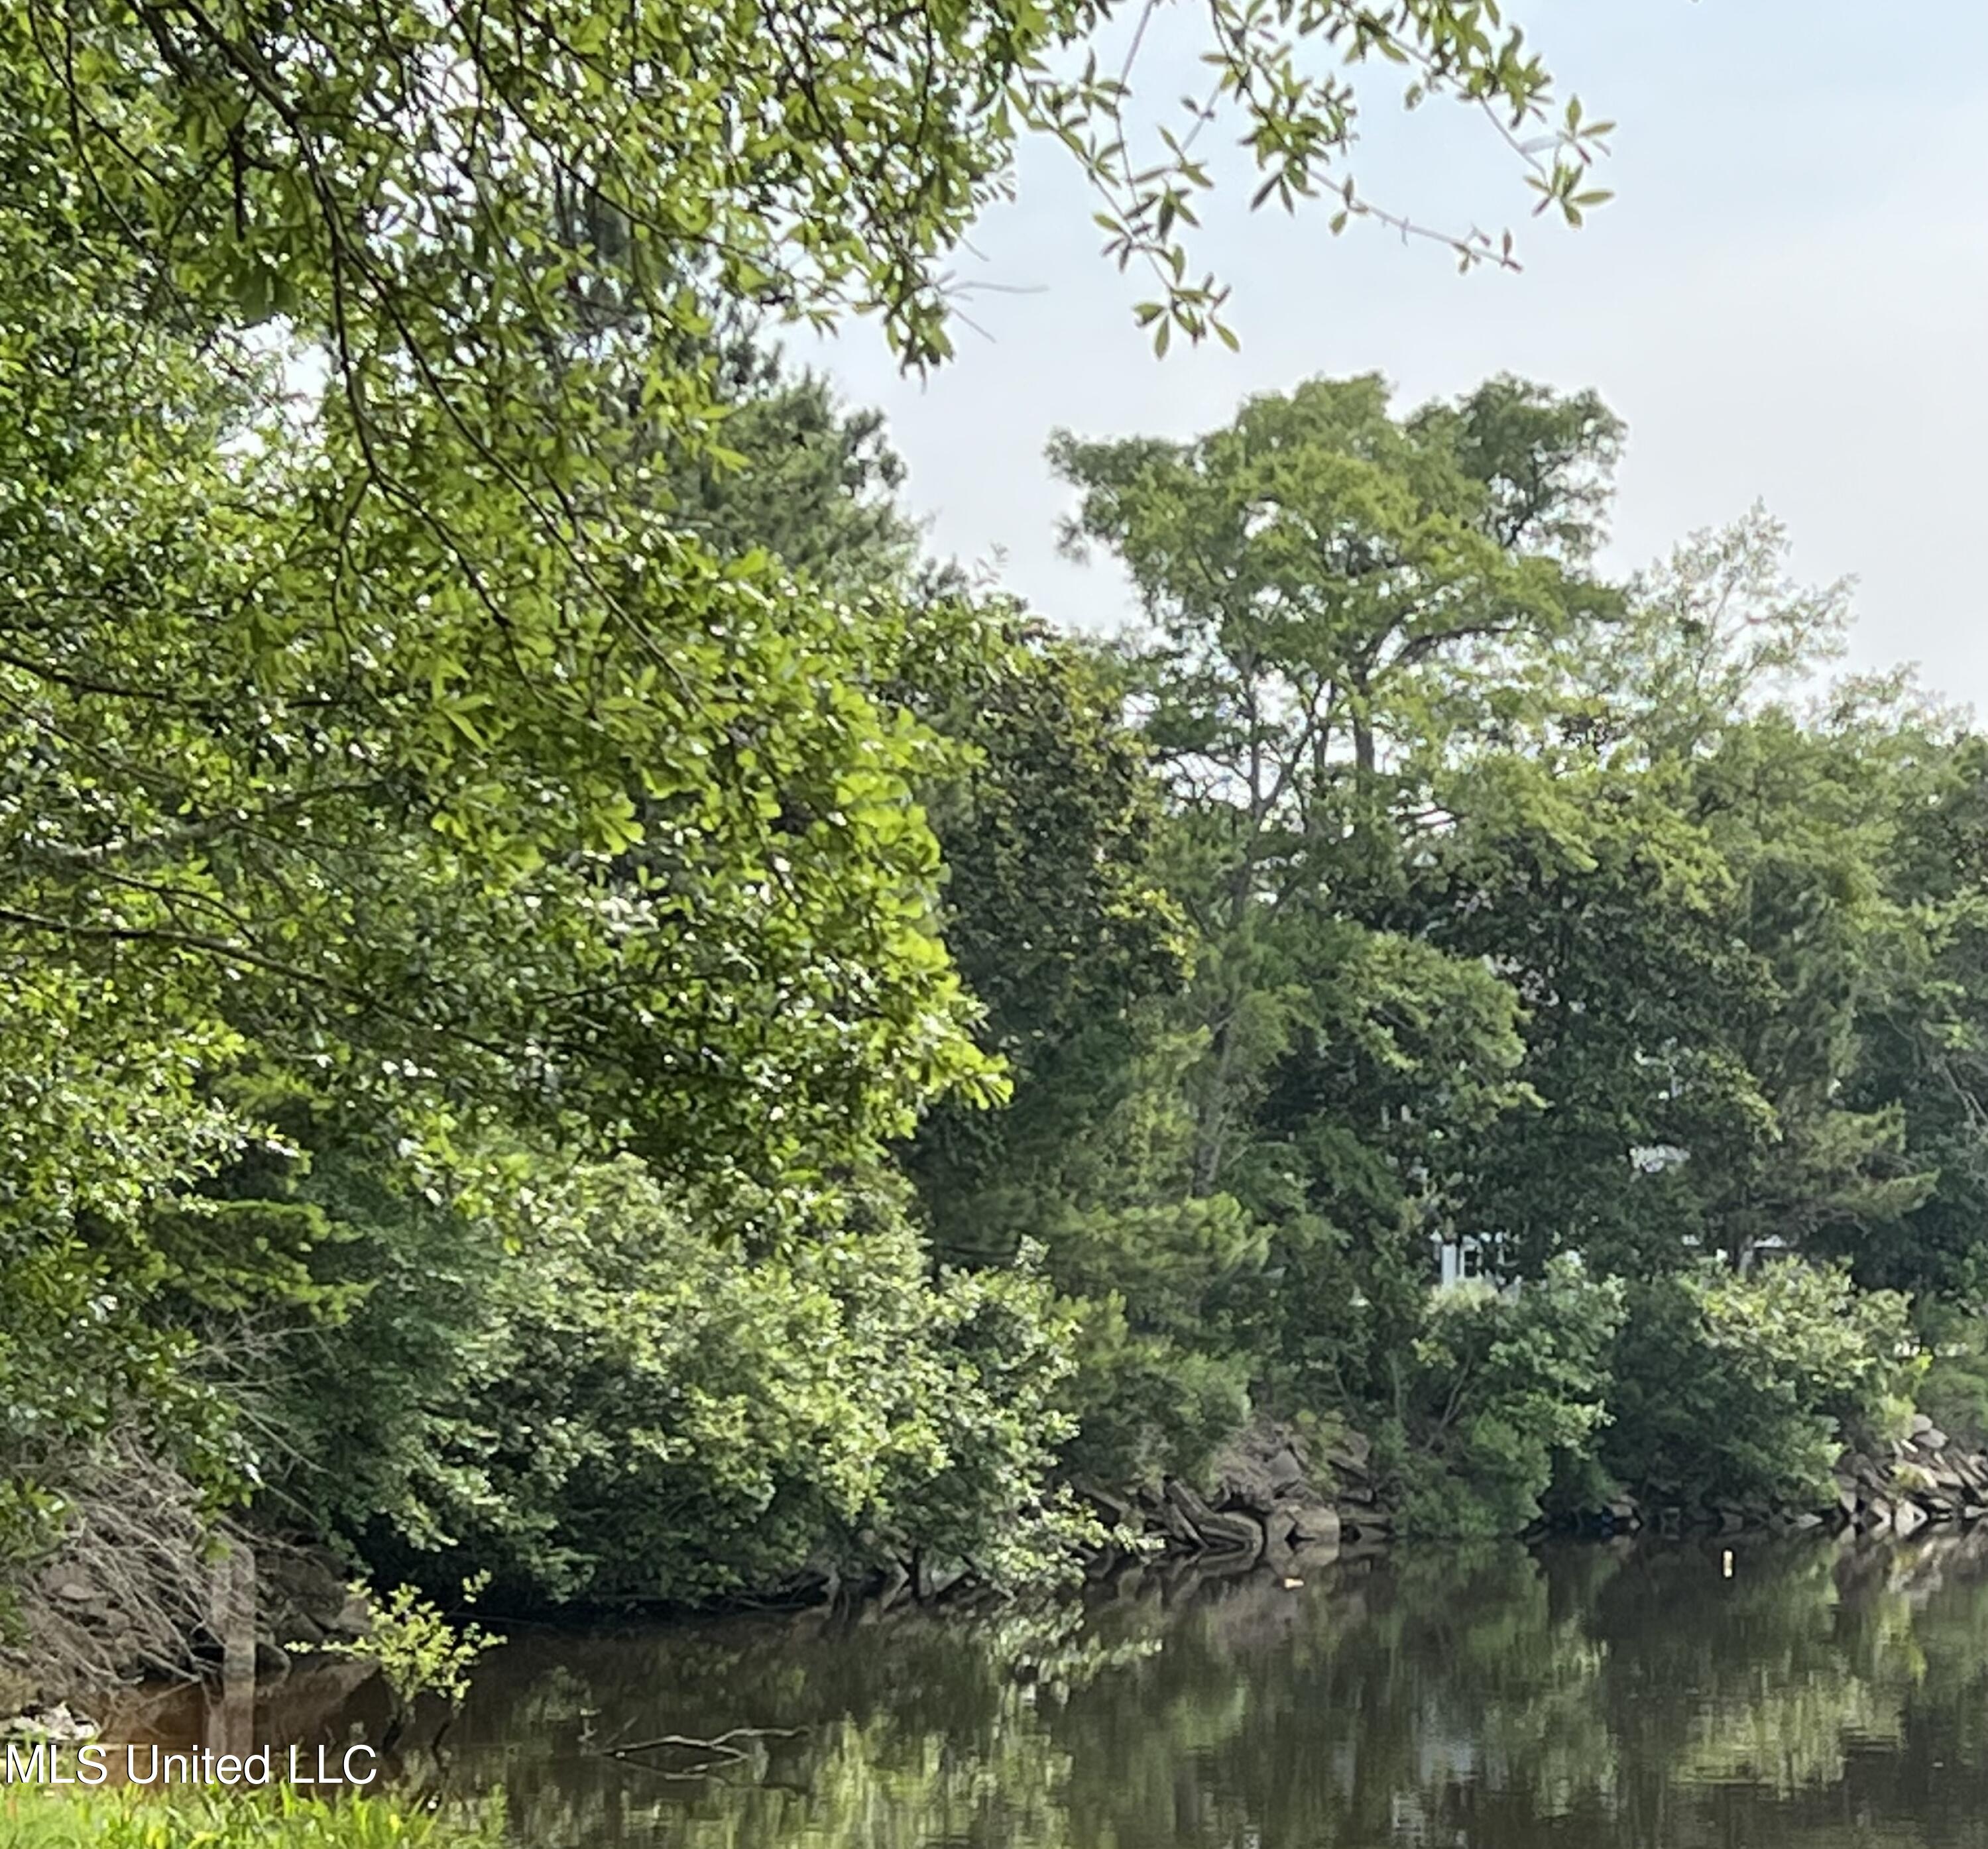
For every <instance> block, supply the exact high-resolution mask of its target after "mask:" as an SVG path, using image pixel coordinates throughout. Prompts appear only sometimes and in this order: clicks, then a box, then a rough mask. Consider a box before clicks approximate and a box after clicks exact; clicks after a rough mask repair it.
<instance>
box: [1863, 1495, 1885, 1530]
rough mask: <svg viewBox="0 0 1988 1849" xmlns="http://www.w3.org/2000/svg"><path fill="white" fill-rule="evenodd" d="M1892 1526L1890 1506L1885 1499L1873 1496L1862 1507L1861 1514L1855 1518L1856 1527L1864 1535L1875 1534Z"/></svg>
mask: <svg viewBox="0 0 1988 1849" xmlns="http://www.w3.org/2000/svg"><path fill="white" fill-rule="evenodd" d="M1891 1525H1892V1505H1891V1504H1890V1503H1888V1502H1886V1501H1885V1499H1884V1498H1883V1497H1882V1496H1873V1497H1871V1499H1870V1500H1869V1501H1868V1502H1867V1503H1865V1505H1864V1510H1863V1513H1861V1515H1860V1516H1858V1518H1857V1526H1858V1529H1859V1530H1861V1531H1862V1532H1863V1533H1865V1534H1875V1533H1878V1531H1879V1530H1881V1529H1885V1528H1888V1527H1890V1526H1891Z"/></svg>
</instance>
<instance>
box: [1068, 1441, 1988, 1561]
mask: <svg viewBox="0 0 1988 1849" xmlns="http://www.w3.org/2000/svg"><path fill="white" fill-rule="evenodd" d="M1372 1453H1373V1447H1372V1445H1371V1443H1370V1442H1369V1441H1368V1439H1367V1438H1365V1437H1364V1435H1362V1434H1361V1433H1359V1432H1343V1433H1341V1434H1340V1435H1337V1436H1336V1437H1335V1438H1333V1439H1331V1440H1330V1441H1329V1442H1327V1443H1325V1444H1324V1445H1321V1446H1320V1447H1319V1448H1318V1449H1317V1455H1313V1454H1312V1452H1311V1450H1310V1448H1309V1447H1308V1446H1307V1445H1306V1443H1305V1442H1304V1441H1303V1438H1301V1437H1300V1435H1299V1434H1298V1433H1297V1432H1296V1431H1294V1430H1293V1429H1292V1428H1290V1427H1288V1426H1284V1425H1275V1424H1270V1423H1265V1424H1261V1425H1257V1426H1255V1427H1253V1428H1251V1429H1250V1430H1249V1432H1246V1433H1245V1434H1244V1435H1242V1437H1241V1438H1239V1439H1237V1440H1236V1441H1235V1442H1233V1443H1232V1444H1231V1445H1229V1447H1228V1448H1227V1449H1226V1450H1225V1451H1224V1452H1223V1453H1222V1455H1221V1456H1220V1457H1219V1458H1218V1459H1217V1460H1216V1462H1215V1466H1214V1469H1213V1472H1212V1480H1211V1484H1210V1486H1209V1489H1208V1490H1207V1492H1206V1493H1205V1494H1204V1493H1203V1492H1202V1490H1200V1489H1197V1488H1196V1487H1195V1486H1194V1485H1193V1484H1192V1483H1188V1482H1183V1481H1182V1480H1181V1479H1178V1478H1168V1479H1163V1480H1161V1482H1157V1483H1153V1484H1149V1485H1146V1486H1141V1487H1140V1488H1138V1489H1134V1490H1131V1491H1124V1492H1120V1491H1115V1490H1110V1489H1101V1488H1100V1487H1098V1486H1096V1485H1092V1484H1080V1485H1078V1486H1077V1493H1078V1494H1079V1496H1080V1497H1081V1498H1082V1499H1084V1502H1085V1503H1087V1505H1088V1506H1090V1509H1092V1511H1093V1512H1094V1513H1095V1514H1096V1515H1097V1516H1098V1518H1099V1519H1100V1520H1101V1521H1103V1522H1104V1523H1105V1525H1106V1526H1107V1527H1108V1528H1111V1529H1112V1530H1114V1531H1115V1532H1116V1533H1117V1534H1119V1535H1121V1536H1125V1537H1127V1540H1126V1542H1125V1543H1124V1544H1121V1545H1120V1546H1114V1548H1112V1549H1110V1550H1107V1553H1106V1554H1105V1555H1104V1556H1103V1557H1100V1562H1099V1563H1097V1564H1098V1565H1099V1566H1100V1568H1101V1567H1104V1565H1107V1564H1108V1563H1109V1562H1110V1561H1111V1560H1113V1559H1115V1558H1117V1557H1122V1556H1123V1554H1124V1553H1127V1552H1131V1551H1143V1552H1156V1553H1163V1554H1168V1555H1175V1556H1182V1557H1191V1558H1194V1559H1199V1560H1207V1561H1209V1562H1211V1563H1223V1564H1230V1563H1232V1564H1235V1565H1236V1566H1243V1565H1252V1566H1253V1565H1256V1564H1258V1563H1261V1564H1263V1565H1265V1566H1266V1567H1269V1568H1270V1570H1272V1571H1273V1572H1275V1571H1287V1570H1290V1567H1293V1565H1295V1564H1296V1561H1297V1554H1298V1553H1300V1551H1302V1550H1307V1549H1316V1548H1320V1547H1324V1546H1346V1545H1359V1544H1362V1543H1365V1544H1377V1543H1384V1542H1385V1541H1388V1540H1391V1539H1392V1538H1393V1536H1394V1535H1395V1531H1396V1528H1397V1526H1398V1511H1397V1510H1395V1509H1394V1508H1393V1507H1391V1506H1390V1505H1389V1503H1388V1499H1387V1497H1386V1496H1385V1494H1384V1490H1383V1489H1382V1488H1381V1486H1380V1485H1379V1484H1378V1482H1377V1481H1376V1479H1375V1477H1374V1472H1373V1470H1372V1468H1371V1460H1372ZM1834 1490H1835V1493H1834V1500H1833V1501H1832V1502H1831V1503H1827V1504H1825V1505H1821V1506H1802V1505H1797V1504H1790V1503H1774V1502H1770V1501H1767V1500H1764V1499H1761V1500H1750V1501H1724V1500H1715V1501H1710V1502H1699V1503H1692V1502H1691V1501H1689V1500H1688V1499H1686V1498H1685V1497H1684V1496H1682V1495H1681V1494H1679V1492H1676V1491H1675V1490H1674V1489H1668V1488H1666V1487H1665V1486H1662V1485H1661V1484H1647V1485H1645V1486H1642V1487H1641V1488H1640V1489H1638V1490H1636V1491H1635V1492H1625V1493H1624V1494H1622V1495H1621V1496H1618V1497H1616V1498H1614V1499H1613V1500H1611V1502H1609V1503H1606V1504H1604V1505H1602V1506H1599V1507H1597V1508H1594V1509H1584V1510H1582V1511H1581V1512H1579V1513H1577V1514H1576V1515H1574V1516H1570V1517H1567V1518H1566V1519H1563V1520H1561V1521H1560V1522H1557V1523H1547V1522H1540V1523H1537V1525H1536V1526H1534V1527H1533V1529H1532V1530H1530V1531H1529V1532H1528V1535H1527V1536H1526V1537H1525V1538H1529V1539H1530V1538H1532V1537H1533V1536H1538V1535H1540V1534H1543V1533H1549V1532H1551V1531H1552V1530H1554V1529H1556V1528H1557V1529H1560V1530H1564V1531H1567V1532H1571V1533H1581V1534H1588V1535H1597V1536H1608V1535H1618V1534H1634V1533H1638V1532H1639V1531H1641V1530H1645V1529H1649V1530H1654V1531H1655V1532H1657V1533H1663V1534H1683V1533H1693V1532H1709V1533H1726V1534H1733V1533H1742V1532H1758V1531H1764V1532H1767V1533H1776V1534H1796V1533H1804V1532H1806V1531H1809V1530H1827V1531H1829V1532H1831V1533H1842V1532H1844V1531H1846V1530H1848V1531H1851V1532H1854V1533H1858V1534H1866V1535H1874V1536H1875V1535H1885V1534H1892V1535H1900V1536H1909V1535H1912V1534H1916V1533H1919V1531H1920V1530H1922V1529H1924V1528H1928V1527H1933V1526H1947V1525H1957V1526H1971V1525H1972V1524H1973V1523H1976V1522H1980V1521H1982V1520H1984V1519H1988V1451H1970V1450H1966V1449H1965V1448H1962V1447H1960V1446H1959V1445H1956V1444H1954V1443H1953V1442H1952V1440H1950V1439H1949V1438H1948V1436H1947V1435H1946V1433H1945V1432H1942V1431H1941V1430H1939V1428H1938V1427H1937V1426H1936V1425H1934V1424H1933V1422H1932V1420H1931V1419H1929V1418H1926V1417H1925V1415H1919V1416H1917V1417H1915V1418H1914V1420H1913V1421H1912V1432H1911V1433H1910V1435H1909V1436H1908V1437H1906V1438H1903V1439H1901V1440H1898V1441H1897V1442H1895V1443H1892V1444H1891V1445H1887V1446H1885V1447H1884V1448H1882V1450H1881V1451H1857V1450H1851V1451H1846V1452H1844V1453H1843V1455H1841V1457H1840V1458H1839V1459H1838V1461H1837V1465H1836V1469H1835V1472H1834Z"/></svg>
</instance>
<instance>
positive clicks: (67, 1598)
mask: <svg viewBox="0 0 1988 1849" xmlns="http://www.w3.org/2000/svg"><path fill="white" fill-rule="evenodd" d="M49 1597H52V1598H58V1599H60V1600H61V1601H62V1602H63V1604H65V1605H93V1604H96V1599H97V1593H96V1587H94V1586H93V1585H91V1584H90V1583H89V1581H88V1580H63V1582H62V1584H60V1585H59V1586H56V1587H52V1589H51V1590H50V1592H49Z"/></svg>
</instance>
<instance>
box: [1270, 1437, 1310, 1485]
mask: <svg viewBox="0 0 1988 1849" xmlns="http://www.w3.org/2000/svg"><path fill="white" fill-rule="evenodd" d="M1263 1470H1264V1473H1265V1475H1267V1476H1268V1477H1269V1478H1270V1486H1271V1487H1272V1488H1273V1489H1275V1490H1276V1492H1277V1493H1278V1494H1279V1495H1280V1496H1282V1495H1283V1494H1284V1493H1285V1492H1286V1491H1289V1490H1292V1489H1303V1487H1304V1480H1305V1467H1304V1464H1303V1460H1302V1459H1300V1457H1299V1456H1298V1454H1297V1452H1295V1451H1293V1449H1292V1448H1290V1445H1283V1446H1282V1447H1280V1448H1279V1450H1278V1451H1277V1452H1276V1454H1275V1455H1273V1456H1272V1457H1271V1458H1270V1459H1268V1460H1267V1461H1266V1463H1265V1464H1264V1465H1263Z"/></svg>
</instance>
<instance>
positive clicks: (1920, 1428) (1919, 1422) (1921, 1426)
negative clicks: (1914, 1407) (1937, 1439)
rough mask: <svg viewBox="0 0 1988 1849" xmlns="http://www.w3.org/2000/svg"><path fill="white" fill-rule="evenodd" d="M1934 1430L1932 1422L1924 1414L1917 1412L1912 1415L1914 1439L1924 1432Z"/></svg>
mask: <svg viewBox="0 0 1988 1849" xmlns="http://www.w3.org/2000/svg"><path fill="white" fill-rule="evenodd" d="M1930 1431H1932V1420H1931V1419H1929V1418H1927V1417H1926V1415H1925V1414H1924V1413H1923V1412H1915V1413H1914V1414H1913V1415H1912V1436H1913V1437H1914V1438H1917V1437H1918V1436H1919V1434H1920V1433H1921V1432H1930Z"/></svg>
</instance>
